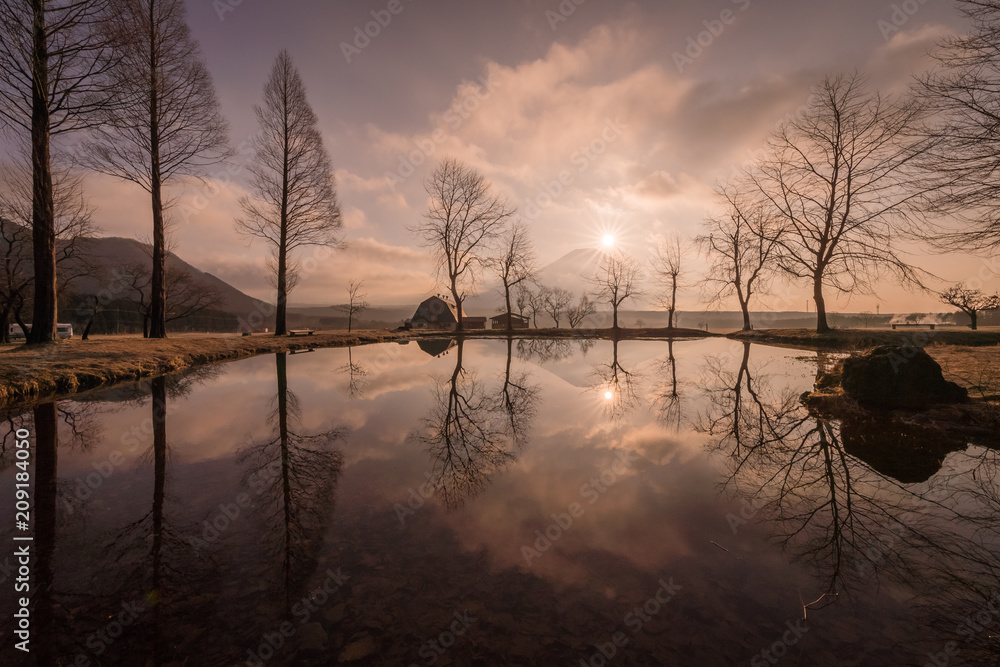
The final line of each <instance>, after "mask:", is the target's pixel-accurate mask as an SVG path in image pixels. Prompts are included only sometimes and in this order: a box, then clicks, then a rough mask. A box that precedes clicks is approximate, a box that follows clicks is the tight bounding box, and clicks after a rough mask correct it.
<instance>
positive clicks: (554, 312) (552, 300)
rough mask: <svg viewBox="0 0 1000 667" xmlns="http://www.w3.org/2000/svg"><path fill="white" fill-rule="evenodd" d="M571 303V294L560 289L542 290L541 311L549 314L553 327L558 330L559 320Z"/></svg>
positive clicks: (548, 288)
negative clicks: (553, 323)
mask: <svg viewBox="0 0 1000 667" xmlns="http://www.w3.org/2000/svg"><path fill="white" fill-rule="evenodd" d="M571 303H573V293H572V292H570V291H569V290H565V289H563V288H561V287H545V288H543V297H542V309H543V310H544V311H545V312H546V313H548V314H549V317H551V318H552V321H553V322H555V326H556V328H557V329H558V328H559V320H561V319H562V316H563V313H565V312H566V309H567V308H569V306H570V304H571Z"/></svg>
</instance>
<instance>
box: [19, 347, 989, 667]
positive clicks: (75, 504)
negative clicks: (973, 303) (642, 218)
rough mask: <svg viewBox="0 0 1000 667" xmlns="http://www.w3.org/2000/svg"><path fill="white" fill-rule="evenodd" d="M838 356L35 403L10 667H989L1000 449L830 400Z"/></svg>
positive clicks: (763, 350) (174, 384)
mask: <svg viewBox="0 0 1000 667" xmlns="http://www.w3.org/2000/svg"><path fill="white" fill-rule="evenodd" d="M832 360H833V358H832V357H831V355H829V354H824V353H809V352H801V351H794V350H786V349H779V348H772V347H765V346H759V345H754V346H752V347H751V346H750V345H749V344H743V343H737V342H734V341H729V340H723V339H706V340H696V341H683V342H681V341H679V342H674V343H667V342H665V341H630V342H620V343H617V344H615V343H612V342H610V341H566V340H558V341H552V340H548V341H545V340H542V341H538V340H536V341H528V340H522V341H518V340H514V341H507V340H470V341H465V342H464V343H456V342H455V341H454V340H449V339H440V340H432V339H427V340H421V341H420V342H410V343H408V344H395V343H393V344H385V345H372V346H365V347H358V348H353V349H346V348H345V349H329V350H318V351H314V352H310V353H299V354H278V355H267V356H260V357H255V358H252V359H248V360H243V361H239V362H234V363H229V364H224V365H218V366H211V367H204V368H199V369H195V370H194V371H191V372H187V373H183V374H178V375H173V376H167V377H164V378H159V379H156V380H152V381H150V382H146V383H141V384H136V385H129V386H124V387H116V388H113V389H110V390H104V391H98V392H91V393H88V394H83V395H80V396H78V397H76V398H75V399H74V400H65V401H60V402H59V403H57V404H55V403H48V404H44V405H38V406H34V407H32V408H27V409H24V410H20V411H13V412H11V413H10V414H8V415H5V419H4V423H3V426H2V434H3V436H4V441H3V447H4V448H3V452H2V459H0V462H2V463H0V489H4V493H5V494H6V493H10V494H11V495H13V489H14V488H15V479H16V477H15V476H16V474H17V472H19V469H18V467H17V465H16V461H17V458H16V447H15V440H16V439H17V437H16V434H17V432H18V430H19V429H23V430H26V431H28V432H30V434H31V435H30V437H29V438H28V439H29V440H30V443H31V450H30V451H31V459H30V464H31V467H32V470H33V474H34V476H35V483H34V484H33V486H32V488H31V496H32V516H31V520H32V524H33V525H32V532H31V534H32V535H33V536H34V540H33V542H31V554H32V555H31V567H32V579H31V586H32V591H33V595H34V598H33V600H32V605H31V636H30V637H31V639H30V648H31V651H32V652H31V654H30V658H29V656H26V655H25V654H23V653H22V652H20V651H17V650H15V648H14V647H15V644H16V643H17V642H18V641H20V640H19V638H18V637H17V636H16V635H15V632H14V631H15V630H16V629H17V625H16V624H15V623H16V619H14V618H13V614H14V612H15V610H16V608H15V604H16V603H15V599H14V598H15V596H14V595H12V594H10V592H11V591H13V590H14V585H15V581H16V577H17V567H16V558H15V548H17V547H18V546H19V545H21V544H23V543H22V542H14V541H12V538H13V537H16V536H18V535H24V533H23V532H21V531H18V530H17V529H16V528H15V526H16V523H15V521H16V518H15V507H14V504H13V503H11V502H8V501H4V503H3V506H2V508H0V526H2V530H0V537H2V540H3V543H4V545H5V546H4V547H3V550H2V551H0V554H2V556H0V557H2V558H3V561H2V562H0V565H2V567H0V580H2V582H3V583H2V586H3V588H4V594H3V596H2V603H0V606H2V609H0V612H2V613H3V621H2V626H0V632H2V634H0V638H2V641H3V644H2V646H0V652H2V655H0V663H2V664H5V665H6V664H36V662H37V664H41V665H171V666H174V665H176V666H180V665H212V666H215V665H219V666H223V665H261V664H267V665H333V664H355V665H404V666H407V665H557V664H563V665H594V666H597V665H613V664H618V665H706V666H708V665H719V666H723V665H750V666H751V667H758V666H763V665H776V664H788V665H917V666H921V665H926V664H930V665H939V666H940V665H945V664H948V665H958V664H963V665H980V664H982V665H991V664H997V663H998V661H1000V639H998V634H1000V555H998V554H1000V532H998V525H1000V522H998V516H1000V515H998V513H997V510H998V508H1000V487H998V475H997V463H998V456H997V452H996V451H994V450H991V449H986V448H981V447H978V446H976V445H975V444H969V445H968V446H965V447H952V448H951V449H953V450H954V451H941V448H940V447H935V446H934V443H922V442H913V441H911V440H912V439H909V440H908V439H906V438H904V436H903V435H902V434H897V433H894V432H887V428H888V427H887V426H886V425H885V424H878V423H866V424H841V423H838V422H833V421H828V420H825V419H823V418H821V417H818V416H815V415H813V414H810V412H809V411H808V410H807V409H806V408H804V407H803V406H802V404H801V403H800V401H799V396H800V394H802V393H803V392H805V391H809V390H810V389H811V388H812V385H813V382H814V381H815V378H816V375H817V372H818V369H820V368H822V367H825V366H826V365H828V364H830V363H831V361H832ZM888 431H891V428H889V429H888ZM21 433H22V435H23V433H24V431H21ZM887 442H888V443H890V445H889V446H890V447H891V446H895V447H896V448H897V449H898V450H899V452H900V455H899V456H886V454H885V451H886V449H885V443H887ZM900 443H903V444H904V445H906V447H902V446H901V445H900Z"/></svg>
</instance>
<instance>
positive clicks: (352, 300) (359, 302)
mask: <svg viewBox="0 0 1000 667" xmlns="http://www.w3.org/2000/svg"><path fill="white" fill-rule="evenodd" d="M363 285H364V283H362V282H361V281H360V280H359V281H356V282H355V281H353V280H352V281H351V282H350V283H348V285H347V303H345V304H344V305H342V306H337V309H338V310H339V311H340V312H342V313H347V331H348V332H350V331H351V326H352V324H353V323H354V316H355V315H357V314H358V313H361V312H364V311H366V310H368V307H369V306H371V303H369V301H368V299H367V297H368V295H367V294H365V293H364V292H362V291H361V287H362V286H363Z"/></svg>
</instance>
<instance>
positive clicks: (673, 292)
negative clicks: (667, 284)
mask: <svg viewBox="0 0 1000 667" xmlns="http://www.w3.org/2000/svg"><path fill="white" fill-rule="evenodd" d="M676 310H677V278H676V276H675V277H674V279H673V282H672V283H671V288H670V313H669V319H668V320H667V328H668V329H673V328H674V312H676Z"/></svg>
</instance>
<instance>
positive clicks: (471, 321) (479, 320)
mask: <svg viewBox="0 0 1000 667" xmlns="http://www.w3.org/2000/svg"><path fill="white" fill-rule="evenodd" d="M462 326H463V327H465V328H466V329H485V328H486V318H485V317H469V316H468V315H466V316H463V317H462Z"/></svg>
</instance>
